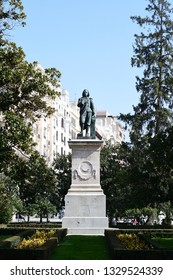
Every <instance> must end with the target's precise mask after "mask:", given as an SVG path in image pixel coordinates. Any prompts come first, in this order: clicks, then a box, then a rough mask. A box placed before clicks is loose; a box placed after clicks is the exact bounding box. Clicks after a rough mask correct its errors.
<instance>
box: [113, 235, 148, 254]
mask: <svg viewBox="0 0 173 280" xmlns="http://www.w3.org/2000/svg"><path fill="white" fill-rule="evenodd" d="M117 236H118V238H119V239H120V240H121V241H122V242H123V243H124V245H125V246H126V248H127V249H130V250H146V249H149V246H148V244H147V243H146V242H145V241H144V240H142V239H141V238H140V237H139V236H138V235H137V234H135V233H119V234H117Z"/></svg>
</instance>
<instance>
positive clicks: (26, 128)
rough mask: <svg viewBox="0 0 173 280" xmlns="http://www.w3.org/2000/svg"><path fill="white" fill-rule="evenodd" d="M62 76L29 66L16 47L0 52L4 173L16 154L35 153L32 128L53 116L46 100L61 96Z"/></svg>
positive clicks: (0, 140)
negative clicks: (38, 121)
mask: <svg viewBox="0 0 173 280" xmlns="http://www.w3.org/2000/svg"><path fill="white" fill-rule="evenodd" d="M60 76H61V74H60V72H59V71H58V70H56V69H54V68H49V69H45V70H43V69H42V68H41V67H40V66H39V65H38V63H36V62H34V63H28V62H27V61H26V60H25V54H24V52H23V50H22V49H21V48H18V47H17V46H16V45H15V44H14V43H11V42H6V44H5V45H4V46H3V47H1V48H0V92H1V95H0V110H1V113H2V114H3V121H4V124H5V126H4V128H3V133H1V134H0V143H1V145H0V162H1V166H0V168H1V169H0V170H1V171H3V169H4V168H7V167H8V163H10V161H11V160H13V159H14V157H15V156H14V155H15V154H16V150H17V151H18V152H19V153H21V154H25V155H26V154H30V153H31V152H32V150H33V147H34V143H33V141H32V125H33V123H34V122H35V121H36V120H37V119H38V118H39V117H41V115H43V114H45V115H49V114H52V113H53V112H54V110H53V109H52V107H51V106H50V105H49V104H48V103H47V100H53V99H54V98H55V97H56V96H58V95H59V94H60V93H59V90H58V89H59V78H60Z"/></svg>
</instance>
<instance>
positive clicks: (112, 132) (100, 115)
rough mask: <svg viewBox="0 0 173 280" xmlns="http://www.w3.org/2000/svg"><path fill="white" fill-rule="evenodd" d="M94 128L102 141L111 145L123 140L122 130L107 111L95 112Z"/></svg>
mask: <svg viewBox="0 0 173 280" xmlns="http://www.w3.org/2000/svg"><path fill="white" fill-rule="evenodd" d="M96 128H97V131H98V133H99V134H100V135H101V136H102V140H103V141H105V142H106V141H109V142H110V144H111V145H114V144H116V143H122V141H124V140H125V133H124V128H123V127H122V126H121V124H120V123H119V122H118V121H117V118H116V117H115V116H112V115H110V114H109V113H108V112H107V111H97V114H96Z"/></svg>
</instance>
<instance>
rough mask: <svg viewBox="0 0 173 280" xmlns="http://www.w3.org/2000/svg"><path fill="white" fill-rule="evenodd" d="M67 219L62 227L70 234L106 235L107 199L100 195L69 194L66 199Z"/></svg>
mask: <svg viewBox="0 0 173 280" xmlns="http://www.w3.org/2000/svg"><path fill="white" fill-rule="evenodd" d="M65 205H66V208H65V217H64V218H63V220H62V227H63V228H67V229H68V234H74V235H84V234H86V235H104V231H105V229H107V228H108V218H106V214H105V213H106V197H105V195H104V194H103V193H102V192H101V191H100V192H98V193H95V192H90V193H85V192H83V193H79V192H78V193H77V192H75V193H73V192H72V193H68V194H67V195H66V197H65Z"/></svg>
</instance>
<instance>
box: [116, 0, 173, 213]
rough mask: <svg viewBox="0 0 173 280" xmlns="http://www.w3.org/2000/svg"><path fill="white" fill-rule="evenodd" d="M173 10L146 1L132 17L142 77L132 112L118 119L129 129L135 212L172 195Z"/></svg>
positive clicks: (136, 59) (158, 2) (135, 62)
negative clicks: (143, 13)
mask: <svg viewBox="0 0 173 280" xmlns="http://www.w3.org/2000/svg"><path fill="white" fill-rule="evenodd" d="M172 11H173V9H172V8H171V5H170V3H169V2H168V1H166V0H148V6H147V7H146V12H147V15H146V16H145V17H143V18H142V17H140V16H133V17H132V20H133V21H134V22H136V23H137V24H138V25H139V26H140V27H141V28H142V27H144V31H143V32H141V33H140V34H139V35H136V34H135V45H134V55H133V57H132V66H133V67H134V66H136V67H138V68H141V69H142V71H143V75H142V76H141V77H139V76H137V77H136V79H137V80H136V89H137V91H138V92H139V93H140V99H139V103H138V105H137V106H134V107H133V109H134V113H133V114H126V115H123V114H121V115H120V119H121V120H123V121H124V122H125V123H126V124H127V125H130V129H131V130H130V140H131V163H130V165H129V174H130V177H129V178H130V184H131V190H132V197H133V198H134V199H133V201H134V204H135V205H136V206H138V207H139V206H141V207H145V206H149V207H153V208H155V207H159V204H160V203H163V202H167V201H169V200H170V194H171V196H172V191H171V189H172V163H171V162H170V159H169V158H170V154H172V143H171V144H170V140H169V139H171V138H172V136H171V135H172V132H171V131H172V120H173V87H172V84H173V65H172V55H173V44H172V39H173V21H172V20H171V13H172ZM145 27H146V29H145ZM144 32H145V33H144ZM144 204H145V205H144Z"/></svg>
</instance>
